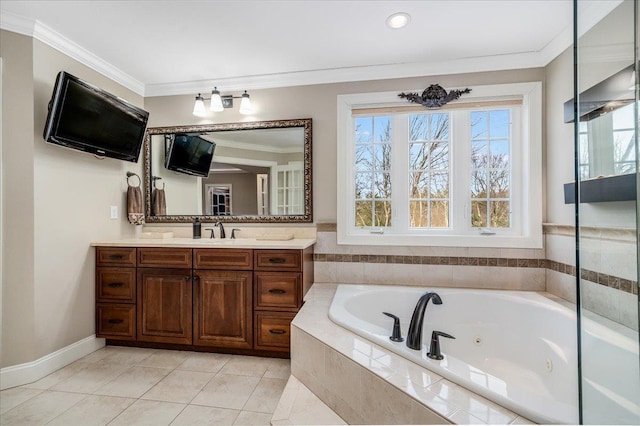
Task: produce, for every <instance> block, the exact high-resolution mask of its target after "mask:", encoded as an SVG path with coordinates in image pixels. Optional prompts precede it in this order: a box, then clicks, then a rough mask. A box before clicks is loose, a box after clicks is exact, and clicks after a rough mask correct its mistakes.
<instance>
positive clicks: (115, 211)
mask: <svg viewBox="0 0 640 426" xmlns="http://www.w3.org/2000/svg"><path fill="white" fill-rule="evenodd" d="M117 218H118V206H111V219H117Z"/></svg>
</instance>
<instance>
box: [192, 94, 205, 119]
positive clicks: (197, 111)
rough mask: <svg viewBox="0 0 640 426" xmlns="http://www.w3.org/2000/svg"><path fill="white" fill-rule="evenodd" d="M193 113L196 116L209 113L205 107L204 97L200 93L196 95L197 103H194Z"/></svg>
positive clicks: (203, 115)
mask: <svg viewBox="0 0 640 426" xmlns="http://www.w3.org/2000/svg"><path fill="white" fill-rule="evenodd" d="M193 115H195V116H196V117H205V116H206V115H207V111H206V110H205V108H204V99H202V96H200V93H198V96H196V103H195V104H194V105H193Z"/></svg>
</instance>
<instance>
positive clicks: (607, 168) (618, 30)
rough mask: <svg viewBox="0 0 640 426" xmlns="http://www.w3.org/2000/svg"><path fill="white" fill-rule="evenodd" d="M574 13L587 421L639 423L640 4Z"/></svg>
mask: <svg viewBox="0 0 640 426" xmlns="http://www.w3.org/2000/svg"><path fill="white" fill-rule="evenodd" d="M575 7H576V10H575V12H576V14H575V16H576V28H575V33H576V47H577V48H576V50H575V55H576V57H575V60H576V65H577V67H576V72H577V74H576V87H575V88H576V93H575V99H576V105H577V108H576V112H577V119H576V120H575V121H574V125H575V127H574V129H575V135H576V137H575V147H576V158H575V166H576V176H575V178H576V182H577V185H576V188H577V189H576V198H577V199H578V200H579V202H577V203H576V204H575V206H576V247H577V250H576V253H577V265H576V266H577V273H576V278H577V283H578V293H577V300H578V313H579V322H578V324H579V336H578V337H579V345H580V347H579V351H580V367H579V368H580V419H581V423H584V424H636V425H637V424H640V371H639V369H640V357H639V355H638V348H639V341H638V323H639V319H638V238H637V237H638V227H637V223H638V219H637V218H638V211H637V203H636V200H637V191H636V189H637V185H636V181H637V177H638V174H637V170H638V167H637V158H638V155H637V151H638V138H637V133H638V119H637V117H638V108H637V105H638V102H637V90H636V88H637V84H636V81H637V76H636V71H635V66H634V64H636V63H637V60H638V59H637V53H636V52H637V43H636V37H637V29H636V20H635V16H636V12H637V11H636V8H637V4H636V1H633V0H625V1H622V2H593V1H585V0H576V2H575ZM598 7H599V9H598ZM596 9H598V10H597V12H598V13H599V14H600V16H602V19H593V17H594V11H596Z"/></svg>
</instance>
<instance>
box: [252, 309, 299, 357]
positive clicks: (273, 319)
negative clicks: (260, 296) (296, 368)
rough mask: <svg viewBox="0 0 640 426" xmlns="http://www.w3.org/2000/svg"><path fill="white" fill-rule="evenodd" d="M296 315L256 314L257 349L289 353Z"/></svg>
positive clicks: (280, 313) (283, 313) (281, 313)
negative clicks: (292, 327)
mask: <svg viewBox="0 0 640 426" xmlns="http://www.w3.org/2000/svg"><path fill="white" fill-rule="evenodd" d="M295 315H296V314H295V313H285V312H278V313H275V312H256V314H255V327H256V329H255V333H254V335H255V346H254V348H255V349H264V350H270V351H285V352H288V351H289V347H290V342H291V320H293V317H294V316H295Z"/></svg>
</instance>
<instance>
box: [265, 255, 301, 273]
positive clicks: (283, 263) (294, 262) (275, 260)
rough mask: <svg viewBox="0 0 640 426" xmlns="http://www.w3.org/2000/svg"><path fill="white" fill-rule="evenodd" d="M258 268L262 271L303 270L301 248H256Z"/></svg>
mask: <svg viewBox="0 0 640 426" xmlns="http://www.w3.org/2000/svg"><path fill="white" fill-rule="evenodd" d="M254 253H255V254H254V256H255V265H256V270H261V271H301V270H302V254H301V251H300V250H255V251H254Z"/></svg>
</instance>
